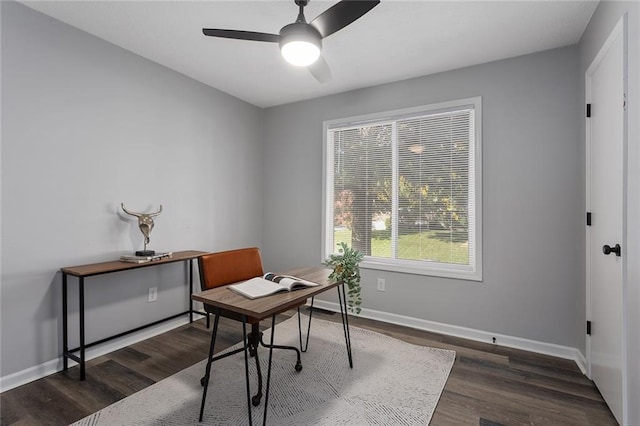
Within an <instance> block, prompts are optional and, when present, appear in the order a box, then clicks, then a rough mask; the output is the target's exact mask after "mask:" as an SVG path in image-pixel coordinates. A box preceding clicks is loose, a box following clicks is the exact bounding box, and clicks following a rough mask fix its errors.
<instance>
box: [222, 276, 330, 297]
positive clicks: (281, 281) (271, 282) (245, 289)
mask: <svg viewBox="0 0 640 426" xmlns="http://www.w3.org/2000/svg"><path fill="white" fill-rule="evenodd" d="M318 285H320V284H318V283H314V282H311V281H307V280H303V279H301V278H296V277H292V276H289V275H276V274H274V273H273V272H267V273H266V274H264V276H262V277H256V278H251V279H250V280H248V281H245V282H242V283H240V284H233V285H230V286H229V289H230V290H233V291H235V292H236V293H239V294H241V295H243V296H245V297H248V298H249V299H257V298H258V297H264V296H270V295H272V294H275V293H278V292H281V291H292V290H295V289H298V288H303V287H315V286H318Z"/></svg>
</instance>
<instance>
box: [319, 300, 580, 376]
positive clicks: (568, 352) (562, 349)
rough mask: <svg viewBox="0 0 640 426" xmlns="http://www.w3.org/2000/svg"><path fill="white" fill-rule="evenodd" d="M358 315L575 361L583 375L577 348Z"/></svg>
mask: <svg viewBox="0 0 640 426" xmlns="http://www.w3.org/2000/svg"><path fill="white" fill-rule="evenodd" d="M313 306H314V307H315V308H320V309H326V310H328V311H333V312H340V305H338V304H337V303H335V302H327V301H325V300H316V301H315V302H314V305H313ZM359 316H360V317H363V318H368V319H373V320H377V321H382V322H386V323H390V324H397V325H402V326H405V327H411V328H416V329H419V330H425V331H431V332H434V333H440V334H445V335H448V336H455V337H461V338H463V339H469V340H474V341H477V342H484V343H494V341H493V339H494V338H495V339H496V340H495V344H497V345H500V346H506V347H509V348H514V349H522V350H525V351H530V352H535V353H539V354H544V355H551V356H555V357H558V358H564V359H570V360H572V361H575V363H576V364H577V365H578V368H580V371H582V373H583V374H584V373H585V372H586V368H585V367H586V365H587V363H586V360H585V358H584V356H582V354H581V353H580V351H579V350H578V349H576V348H572V347H569V346H562V345H556V344H553V343H545V342H538V341H535V340H529V339H523V338H521V337H513V336H507V335H504V334H497V333H490V332H488V331H483V330H476V329H473V328H466V327H460V326H457V325H450V324H443V323H439V322H434V321H427V320H423V319H419V318H413V317H408V316H404V315H398V314H391V313H388V312H382V311H376V310H373V309H366V308H363V309H362V311H361V312H360V314H359Z"/></svg>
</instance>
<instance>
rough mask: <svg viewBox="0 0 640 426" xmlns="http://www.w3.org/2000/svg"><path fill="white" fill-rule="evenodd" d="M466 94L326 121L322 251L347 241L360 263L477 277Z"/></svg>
mask: <svg viewBox="0 0 640 426" xmlns="http://www.w3.org/2000/svg"><path fill="white" fill-rule="evenodd" d="M466 101H469V100H466ZM472 101H473V102H471V103H470V104H469V103H467V102H463V101H460V105H457V104H456V103H455V102H454V103H449V104H448V105H442V104H441V105H437V106H431V107H429V106H427V107H423V108H420V109H412V110H405V111H396V112H394V113H393V114H389V116H386V117H385V116H384V115H383V116H380V117H375V118H373V119H372V118H370V117H368V118H367V119H365V120H362V121H361V123H362V124H352V123H353V121H354V120H353V119H350V120H344V121H342V122H332V123H325V129H326V134H325V137H326V143H327V146H326V147H325V148H326V151H325V152H326V158H325V164H326V170H325V176H326V181H325V200H326V201H325V203H326V205H325V212H326V217H325V226H324V239H325V241H324V247H325V249H324V253H323V255H324V256H325V257H326V256H328V255H329V254H330V253H333V252H335V251H336V246H337V244H338V243H340V242H346V243H347V244H348V245H350V246H352V247H353V248H355V249H357V250H359V251H361V252H363V253H364V254H365V255H366V258H365V262H363V264H362V266H363V267H367V266H370V267H374V268H380V269H389V270H400V271H402V272H417V273H423V274H434V275H441V276H455V277H463V278H469V279H479V278H478V277H479V276H480V274H479V272H480V267H479V266H480V265H479V249H480V247H479V245H478V238H479V232H478V219H479V217H480V214H479V209H478V201H479V195H478V194H479V191H478V189H479V187H478V184H479V179H480V176H479V164H478V162H479V160H478V159H479V158H480V157H479V152H478V149H479V146H480V145H479V143H480V140H479V139H480V137H479V129H478V127H479V125H478V124H479V117H478V114H479V112H480V111H479V108H480V100H479V98H474V99H473V100H472ZM451 104H453V105H451ZM443 106H446V108H442V107H443ZM365 118H366V117H365Z"/></svg>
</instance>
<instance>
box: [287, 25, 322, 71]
mask: <svg viewBox="0 0 640 426" xmlns="http://www.w3.org/2000/svg"><path fill="white" fill-rule="evenodd" d="M321 49H322V36H320V33H319V32H318V31H317V30H316V29H315V28H314V27H312V26H311V25H309V24H306V23H301V22H296V23H294V24H290V25H287V26H286V27H284V28H282V30H281V31H280V53H282V57H283V58H284V59H285V60H286V61H287V62H288V63H290V64H291V65H295V66H297V67H306V66H308V65H311V64H313V63H314V62H315V61H317V60H318V58H319V57H320V50H321Z"/></svg>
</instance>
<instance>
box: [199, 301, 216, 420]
mask: <svg viewBox="0 0 640 426" xmlns="http://www.w3.org/2000/svg"><path fill="white" fill-rule="evenodd" d="M219 320H220V312H218V310H216V315H215V318H214V320H213V330H212V331H211V345H210V346H209V358H207V368H206V370H205V374H204V377H203V381H204V389H203V390H202V404H201V405H200V421H202V416H203V415H204V403H205V401H206V400H207V389H209V378H210V377H211V364H212V363H213V349H214V347H215V344H216V335H217V334H218V321H219Z"/></svg>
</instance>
